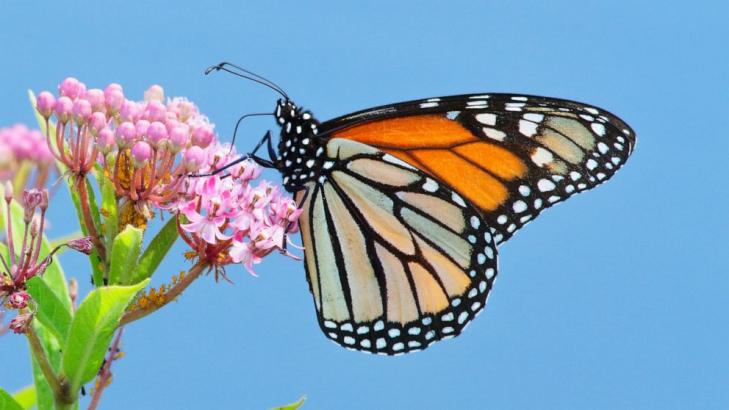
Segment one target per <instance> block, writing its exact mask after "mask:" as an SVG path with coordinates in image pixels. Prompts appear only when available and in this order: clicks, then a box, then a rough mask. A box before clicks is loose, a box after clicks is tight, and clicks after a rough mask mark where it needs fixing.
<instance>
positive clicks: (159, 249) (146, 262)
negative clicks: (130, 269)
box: [131, 217, 177, 283]
mask: <svg viewBox="0 0 729 410" xmlns="http://www.w3.org/2000/svg"><path fill="white" fill-rule="evenodd" d="M176 240H177V220H176V219H175V218H174V217H173V218H170V220H169V221H167V223H166V224H165V226H163V227H162V229H160V231H159V232H157V235H155V237H154V239H152V242H150V243H149V245H148V246H147V249H145V250H144V254H142V257H141V258H140V259H139V264H137V268H136V269H135V270H134V273H133V274H132V281H131V283H137V282H139V281H141V280H144V279H147V278H148V277H150V276H152V274H153V273H154V271H156V270H157V268H158V267H159V264H160V263H162V259H163V258H164V257H165V255H167V252H169V251H170V248H172V245H173V244H174V243H175V241H176Z"/></svg>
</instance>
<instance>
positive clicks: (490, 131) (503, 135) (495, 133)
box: [483, 127, 506, 141]
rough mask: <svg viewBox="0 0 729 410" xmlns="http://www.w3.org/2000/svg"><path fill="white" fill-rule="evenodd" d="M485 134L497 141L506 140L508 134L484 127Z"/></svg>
mask: <svg viewBox="0 0 729 410" xmlns="http://www.w3.org/2000/svg"><path fill="white" fill-rule="evenodd" d="M483 132H484V134H486V136H487V137H489V138H491V139H494V140H496V141H503V140H504V138H506V133H504V132H503V131H499V130H497V129H495V128H489V127H483Z"/></svg>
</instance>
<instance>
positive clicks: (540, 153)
mask: <svg viewBox="0 0 729 410" xmlns="http://www.w3.org/2000/svg"><path fill="white" fill-rule="evenodd" d="M553 160H554V157H553V156H552V153H551V152H550V151H548V150H546V149H544V148H542V147H537V149H536V150H534V152H533V153H532V161H533V162H534V163H535V164H537V166H540V167H542V166H544V165H546V164H549V163H550V162H552V161H553Z"/></svg>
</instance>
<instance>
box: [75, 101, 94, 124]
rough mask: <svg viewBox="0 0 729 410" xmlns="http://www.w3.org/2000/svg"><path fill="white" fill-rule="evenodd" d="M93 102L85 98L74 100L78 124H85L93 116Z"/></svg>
mask: <svg viewBox="0 0 729 410" xmlns="http://www.w3.org/2000/svg"><path fill="white" fill-rule="evenodd" d="M91 112H92V110H91V103H90V102H88V101H87V100H84V99H80V98H79V99H77V100H76V101H74V102H73V117H74V120H75V121H76V122H77V123H78V124H83V123H85V122H86V120H87V119H88V118H89V117H90V116H91Z"/></svg>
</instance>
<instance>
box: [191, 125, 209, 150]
mask: <svg viewBox="0 0 729 410" xmlns="http://www.w3.org/2000/svg"><path fill="white" fill-rule="evenodd" d="M213 137H215V134H213V127H212V126H210V125H209V124H201V125H197V126H193V129H192V144H193V145H197V146H198V147H201V148H206V147H207V146H208V145H210V143H211V142H213Z"/></svg>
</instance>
